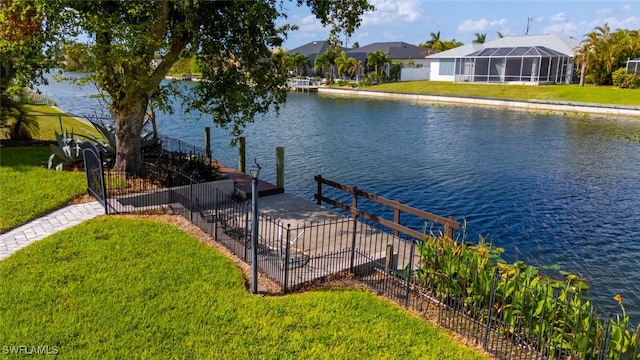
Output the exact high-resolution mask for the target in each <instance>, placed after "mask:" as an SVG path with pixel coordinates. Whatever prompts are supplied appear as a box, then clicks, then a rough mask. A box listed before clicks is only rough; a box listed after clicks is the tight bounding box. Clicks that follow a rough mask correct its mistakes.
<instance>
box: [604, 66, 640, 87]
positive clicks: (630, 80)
mask: <svg viewBox="0 0 640 360" xmlns="http://www.w3.org/2000/svg"><path fill="white" fill-rule="evenodd" d="M611 79H612V81H613V85H614V86H616V87H619V88H621V89H640V74H627V69H625V68H620V69H618V70H616V71H614V72H613V74H611Z"/></svg>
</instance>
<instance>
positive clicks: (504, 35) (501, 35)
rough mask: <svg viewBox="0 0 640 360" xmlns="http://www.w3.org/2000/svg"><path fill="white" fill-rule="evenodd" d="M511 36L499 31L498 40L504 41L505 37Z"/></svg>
mask: <svg viewBox="0 0 640 360" xmlns="http://www.w3.org/2000/svg"><path fill="white" fill-rule="evenodd" d="M507 36H509V34H507V33H503V32H501V31H498V38H500V39H502V38H503V37H507Z"/></svg>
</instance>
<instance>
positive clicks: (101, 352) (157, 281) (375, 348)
mask: <svg viewBox="0 0 640 360" xmlns="http://www.w3.org/2000/svg"><path fill="white" fill-rule="evenodd" d="M0 279H2V281H0V319H2V323H3V326H0V344H3V345H6V346H14V345H15V346H18V345H27V346H31V345H34V346H37V345H40V346H48V349H49V350H51V349H54V350H55V351H57V353H58V355H59V356H61V357H63V358H78V359H88V358H97V359H103V358H106V359H116V358H165V359H169V358H216V359H250V358H251V359H253V358H264V359H304V358H309V359H317V358H324V359H347V358H348V359H357V358H362V359H385V358H388V359H485V357H484V356H483V355H479V354H478V353H476V352H474V351H472V350H470V349H468V348H466V347H465V346H463V345H460V344H459V343H457V342H456V341H454V340H453V339H452V338H450V337H449V336H448V335H447V334H446V332H444V331H442V330H438V329H436V328H434V327H433V326H431V325H430V324H428V323H427V322H426V321H424V320H421V319H419V318H416V317H414V316H412V315H411V314H409V313H408V312H406V311H404V310H402V309H400V308H398V307H396V306H394V305H392V304H390V303H389V302H387V301H386V300H383V299H380V298H377V297H376V296H374V295H373V294H371V293H369V292H368V291H364V290H352V289H338V288H334V289H326V290H320V291H310V292H306V293H302V294H295V295H287V296H281V297H260V296H254V295H251V294H249V293H248V292H247V291H246V289H245V279H244V277H243V275H242V273H241V271H240V270H239V269H238V268H237V267H236V265H235V264H234V263H233V262H232V261H231V260H229V259H228V258H226V257H224V256H223V255H221V254H220V253H218V252H217V251H216V250H215V249H213V248H211V247H209V246H207V245H205V244H204V243H202V242H200V241H199V240H197V239H195V238H193V237H191V236H190V235H188V234H186V233H185V232H183V231H182V230H179V229H178V228H176V227H174V226H172V225H168V224H164V223H160V222H155V221H151V220H136V219H128V218H121V217H102V218H97V219H94V220H91V221H88V222H85V223H84V224H82V225H79V226H76V227H74V228H72V229H69V230H65V231H63V232H61V233H58V234H56V235H53V236H51V237H49V238H47V239H44V240H41V241H39V242H37V243H35V244H33V245H31V246H29V247H27V248H25V249H23V250H21V251H19V252H17V253H15V254H14V255H12V256H11V257H9V258H7V259H5V260H3V261H1V262H0Z"/></svg>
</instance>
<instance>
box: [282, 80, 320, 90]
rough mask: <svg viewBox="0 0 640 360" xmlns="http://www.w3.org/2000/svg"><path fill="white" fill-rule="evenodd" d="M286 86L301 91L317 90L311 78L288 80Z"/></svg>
mask: <svg viewBox="0 0 640 360" xmlns="http://www.w3.org/2000/svg"><path fill="white" fill-rule="evenodd" d="M288 88H289V89H290V90H292V91H296V92H297V91H301V92H318V85H317V83H316V82H315V80H311V79H294V80H290V81H289V84H288Z"/></svg>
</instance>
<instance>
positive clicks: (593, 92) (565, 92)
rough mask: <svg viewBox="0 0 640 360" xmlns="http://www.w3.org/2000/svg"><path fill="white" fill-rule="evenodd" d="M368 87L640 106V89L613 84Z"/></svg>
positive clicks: (409, 83) (429, 83) (423, 83)
mask: <svg viewBox="0 0 640 360" xmlns="http://www.w3.org/2000/svg"><path fill="white" fill-rule="evenodd" d="M364 89H365V90H372V91H389V92H407V93H416V94H432V95H452V96H479V97H487V98H499V99H521V100H534V99H536V100H548V101H571V102H585V103H596V104H611V105H628V106H640V90H638V89H619V88H616V87H613V86H584V87H581V86H578V85H539V86H530V85H505V84H460V83H450V82H442V81H407V82H395V83H386V84H380V85H373V86H367V87H365V88H364Z"/></svg>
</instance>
